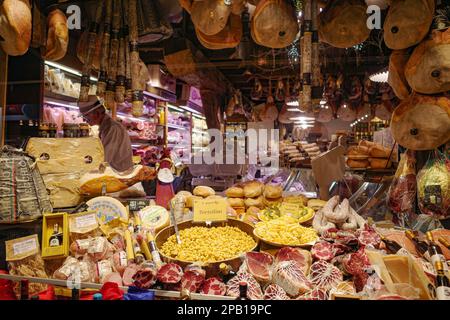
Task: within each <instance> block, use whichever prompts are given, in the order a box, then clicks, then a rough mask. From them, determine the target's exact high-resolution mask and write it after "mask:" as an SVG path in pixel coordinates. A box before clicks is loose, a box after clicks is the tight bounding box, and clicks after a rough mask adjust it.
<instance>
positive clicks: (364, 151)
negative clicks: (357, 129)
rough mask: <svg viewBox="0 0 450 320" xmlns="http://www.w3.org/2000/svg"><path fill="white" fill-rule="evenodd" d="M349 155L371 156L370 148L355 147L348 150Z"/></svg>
mask: <svg viewBox="0 0 450 320" xmlns="http://www.w3.org/2000/svg"><path fill="white" fill-rule="evenodd" d="M347 155H349V156H361V155H365V156H367V155H369V148H368V147H365V146H353V147H350V148H348V150H347Z"/></svg>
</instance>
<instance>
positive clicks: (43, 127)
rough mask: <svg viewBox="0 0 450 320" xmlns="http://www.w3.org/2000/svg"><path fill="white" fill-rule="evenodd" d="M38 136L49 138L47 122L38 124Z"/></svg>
mask: <svg viewBox="0 0 450 320" xmlns="http://www.w3.org/2000/svg"><path fill="white" fill-rule="evenodd" d="M39 137H41V138H49V137H50V126H49V124H48V123H41V124H40V125H39Z"/></svg>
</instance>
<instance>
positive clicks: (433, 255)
mask: <svg viewBox="0 0 450 320" xmlns="http://www.w3.org/2000/svg"><path fill="white" fill-rule="evenodd" d="M426 236H427V240H428V243H429V246H428V254H429V255H430V259H431V263H432V264H433V265H435V264H436V261H441V262H442V265H443V267H444V271H448V267H447V261H446V259H445V257H444V255H443V253H442V250H441V248H440V247H439V246H438V245H437V244H436V242H434V237H433V234H432V233H431V231H427V233H426ZM436 271H437V270H436Z"/></svg>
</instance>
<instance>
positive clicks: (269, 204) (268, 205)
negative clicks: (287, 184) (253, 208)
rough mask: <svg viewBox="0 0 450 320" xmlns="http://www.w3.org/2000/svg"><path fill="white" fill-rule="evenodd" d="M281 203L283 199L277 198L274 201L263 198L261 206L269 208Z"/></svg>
mask: <svg viewBox="0 0 450 320" xmlns="http://www.w3.org/2000/svg"><path fill="white" fill-rule="evenodd" d="M282 201H283V197H279V198H276V199H267V198H263V204H264V206H265V207H271V206H273V205H276V204H280V203H281V202H282Z"/></svg>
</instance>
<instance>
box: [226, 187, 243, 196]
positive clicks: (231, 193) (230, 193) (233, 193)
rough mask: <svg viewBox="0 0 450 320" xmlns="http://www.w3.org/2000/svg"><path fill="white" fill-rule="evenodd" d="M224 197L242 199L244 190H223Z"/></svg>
mask: <svg viewBox="0 0 450 320" xmlns="http://www.w3.org/2000/svg"><path fill="white" fill-rule="evenodd" d="M225 195H226V196H227V197H228V198H243V197H244V189H242V188H239V187H231V188H228V189H227V190H225Z"/></svg>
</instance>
